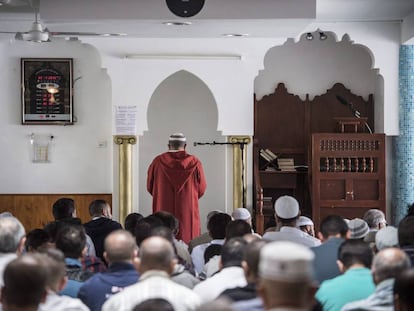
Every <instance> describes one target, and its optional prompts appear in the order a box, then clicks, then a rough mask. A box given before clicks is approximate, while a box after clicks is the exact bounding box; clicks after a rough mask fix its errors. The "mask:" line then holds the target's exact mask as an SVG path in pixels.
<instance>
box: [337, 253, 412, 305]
mask: <svg viewBox="0 0 414 311" xmlns="http://www.w3.org/2000/svg"><path fill="white" fill-rule="evenodd" d="M410 265H411V262H410V259H409V258H408V256H407V255H406V254H405V253H404V251H402V250H400V249H399V248H386V249H384V250H382V251H380V252H379V253H378V254H376V255H375V257H374V261H373V263H372V277H373V279H374V282H375V285H376V288H375V292H374V293H373V294H371V295H370V296H369V297H367V298H366V299H363V300H359V301H354V302H351V303H348V304H346V305H345V306H344V307H343V308H342V311H370V310H381V311H394V293H393V289H394V280H395V278H396V277H397V276H398V275H399V274H401V273H402V272H404V271H405V270H407V269H408V268H409V267H410ZM354 286H355V285H354Z"/></svg>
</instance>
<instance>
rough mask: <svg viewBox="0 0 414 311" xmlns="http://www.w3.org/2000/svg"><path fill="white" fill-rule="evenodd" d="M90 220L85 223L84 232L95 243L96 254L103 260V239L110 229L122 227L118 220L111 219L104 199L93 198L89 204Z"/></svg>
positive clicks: (109, 208)
mask: <svg viewBox="0 0 414 311" xmlns="http://www.w3.org/2000/svg"><path fill="white" fill-rule="evenodd" d="M89 215H91V217H92V220H91V221H88V222H87V223H85V224H84V225H83V226H84V227H85V230H86V233H87V234H88V235H89V236H90V237H91V239H92V241H93V244H94V245H95V251H96V256H97V257H99V258H100V259H102V260H104V258H103V252H104V241H105V238H106V237H107V236H108V234H110V233H111V232H112V231H115V230H118V229H122V226H121V224H120V223H119V222H117V221H114V220H112V214H111V207H110V206H109V204H108V203H107V202H106V201H105V200H95V201H92V202H91V204H90V205H89Z"/></svg>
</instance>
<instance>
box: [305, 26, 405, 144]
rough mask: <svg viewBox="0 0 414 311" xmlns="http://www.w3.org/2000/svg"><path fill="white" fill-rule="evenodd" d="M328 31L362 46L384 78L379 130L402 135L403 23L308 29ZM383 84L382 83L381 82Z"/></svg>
mask: <svg viewBox="0 0 414 311" xmlns="http://www.w3.org/2000/svg"><path fill="white" fill-rule="evenodd" d="M307 29H308V30H309V31H313V30H315V29H324V30H327V31H328V30H329V31H330V32H333V33H335V34H336V36H337V37H338V38H339V37H341V38H344V37H345V36H349V38H351V40H352V41H350V42H352V43H353V44H355V45H360V46H363V47H364V48H365V49H366V50H367V51H368V52H369V53H370V54H371V58H372V62H373V63H372V68H376V69H377V70H378V72H379V73H380V75H381V76H380V79H379V80H381V78H382V79H383V92H382V90H381V87H377V89H378V91H376V92H375V93H374V96H375V102H376V105H377V104H378V103H381V104H382V105H383V109H382V113H383V115H382V116H376V119H382V120H383V123H382V124H379V123H377V125H378V126H379V131H381V132H384V133H385V134H387V135H389V136H394V135H398V134H399V115H398V113H399V88H398V85H399V76H398V65H399V48H400V45H401V42H400V40H401V39H400V38H401V23H400V22H399V21H395V22H388V23H383V22H375V21H374V22H365V23H363V22H350V23H349V22H348V23H345V22H343V23H341V22H336V23H329V22H327V23H314V24H311V25H310V26H309V27H308V28H307ZM378 83H379V84H381V81H378Z"/></svg>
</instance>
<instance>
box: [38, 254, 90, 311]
mask: <svg viewBox="0 0 414 311" xmlns="http://www.w3.org/2000/svg"><path fill="white" fill-rule="evenodd" d="M42 255H43V256H44V258H43V263H44V264H45V265H46V267H47V270H48V277H47V296H46V301H45V302H42V303H41V304H40V306H39V309H38V311H50V310H53V311H73V310H77V311H89V309H88V307H87V306H85V305H84V304H83V303H82V301H80V300H79V299H77V298H72V297H69V296H65V295H62V296H61V295H59V294H58V293H59V292H60V291H61V290H62V289H63V288H64V287H65V286H66V283H67V281H68V279H67V277H66V266H65V256H64V255H63V253H62V252H61V251H60V250H58V249H56V248H49V249H47V250H45V252H44V253H43V254H42Z"/></svg>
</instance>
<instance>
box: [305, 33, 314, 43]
mask: <svg viewBox="0 0 414 311" xmlns="http://www.w3.org/2000/svg"><path fill="white" fill-rule="evenodd" d="M306 40H309V41H311V40H313V34H312V33H311V32H308V33H307V34H306Z"/></svg>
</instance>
